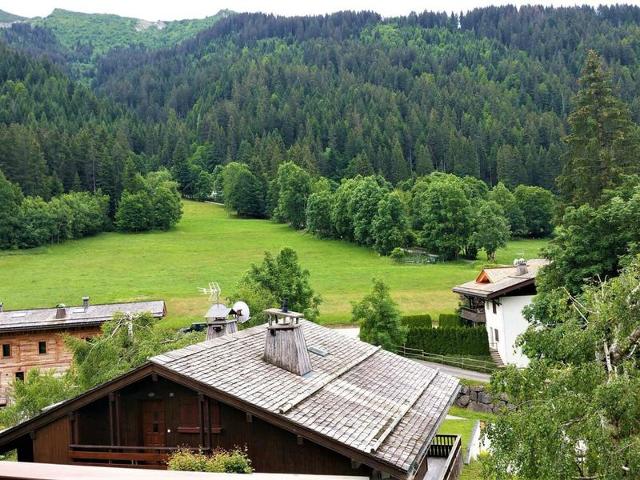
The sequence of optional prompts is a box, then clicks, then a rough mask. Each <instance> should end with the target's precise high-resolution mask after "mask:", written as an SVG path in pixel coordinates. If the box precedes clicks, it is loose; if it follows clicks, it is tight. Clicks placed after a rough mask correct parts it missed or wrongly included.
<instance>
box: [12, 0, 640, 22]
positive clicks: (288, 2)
mask: <svg viewBox="0 0 640 480" xmlns="http://www.w3.org/2000/svg"><path fill="white" fill-rule="evenodd" d="M529 3H534V4H538V5H539V4H543V5H554V6H561V5H562V6H570V5H585V4H586V5H592V6H594V7H595V6H598V5H600V4H614V3H628V4H640V0H618V1H607V0H537V1H533V2H531V1H522V0H510V1H509V0H505V1H502V0H395V1H389V0H268V1H265V0H179V1H176V0H171V1H166V0H23V1H16V0H0V10H5V11H7V12H11V13H14V14H16V15H22V16H25V17H35V16H46V15H48V14H49V13H51V11H52V10H53V9H54V8H63V9H65V10H73V11H76V12H86V13H115V14H117V15H121V16H125V17H134V18H143V19H145V20H180V19H184V18H202V17H206V16H208V15H213V14H215V13H216V12H218V11H219V10H222V9H229V10H233V11H236V12H267V13H275V14H279V15H315V14H322V13H331V12H337V11H340V10H373V11H376V12H378V13H380V14H381V15H383V16H385V17H389V16H397V15H406V14H408V13H410V12H411V11H415V12H422V11H424V10H433V11H447V12H450V11H455V12H460V11H467V10H470V9H473V8H475V7H483V6H487V5H502V4H515V5H526V4H529Z"/></svg>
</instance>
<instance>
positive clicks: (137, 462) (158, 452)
mask: <svg viewBox="0 0 640 480" xmlns="http://www.w3.org/2000/svg"><path fill="white" fill-rule="evenodd" d="M176 450H177V448H176V447H142V446H123V445H69V459H70V460H71V462H72V463H73V464H74V465H93V466H104V467H133V468H157V469H165V468H167V459H168V458H169V455H170V454H171V453H173V452H175V451H176ZM193 451H194V452H195V451H198V449H193ZM202 451H206V449H203V450H202Z"/></svg>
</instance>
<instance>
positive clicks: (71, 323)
mask: <svg viewBox="0 0 640 480" xmlns="http://www.w3.org/2000/svg"><path fill="white" fill-rule="evenodd" d="M56 310H57V309H56V308H39V309H34V310H13V311H6V312H0V333H6V332H18V331H33V330H54V329H55V330H57V329H66V328H77V327H80V326H89V325H100V324H101V323H103V322H105V321H106V320H109V319H111V318H112V317H113V315H114V314H116V313H118V312H122V313H133V314H136V313H142V312H148V313H151V315H153V316H154V317H162V316H164V312H165V304H164V301H162V300H158V301H150V302H131V303H111V304H103V305H89V307H88V308H87V309H84V308H83V307H82V306H77V307H66V316H65V317H64V318H56Z"/></svg>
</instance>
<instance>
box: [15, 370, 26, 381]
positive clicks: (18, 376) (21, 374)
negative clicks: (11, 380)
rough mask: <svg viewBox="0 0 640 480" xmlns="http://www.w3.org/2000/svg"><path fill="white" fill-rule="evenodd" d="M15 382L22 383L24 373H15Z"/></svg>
mask: <svg viewBox="0 0 640 480" xmlns="http://www.w3.org/2000/svg"><path fill="white" fill-rule="evenodd" d="M16 380H20V381H22V382H24V372H16Z"/></svg>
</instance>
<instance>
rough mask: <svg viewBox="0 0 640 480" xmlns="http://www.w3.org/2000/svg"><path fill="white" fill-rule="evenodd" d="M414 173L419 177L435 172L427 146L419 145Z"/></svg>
mask: <svg viewBox="0 0 640 480" xmlns="http://www.w3.org/2000/svg"><path fill="white" fill-rule="evenodd" d="M414 171H415V173H416V175H418V176H422V175H429V174H430V173H431V172H433V158H432V156H431V151H430V150H429V147H428V146H427V145H424V144H421V145H418V148H417V149H416V164H415V168H414Z"/></svg>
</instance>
